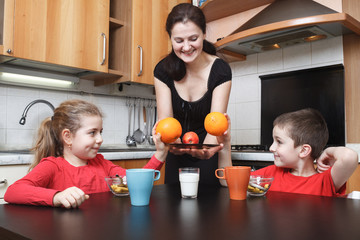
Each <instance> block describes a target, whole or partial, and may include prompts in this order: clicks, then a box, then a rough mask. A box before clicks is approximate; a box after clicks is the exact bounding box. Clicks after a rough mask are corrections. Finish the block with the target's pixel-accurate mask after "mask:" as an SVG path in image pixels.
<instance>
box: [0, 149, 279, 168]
mask: <svg viewBox="0 0 360 240" xmlns="http://www.w3.org/2000/svg"><path fill="white" fill-rule="evenodd" d="M99 153H101V154H102V155H104V158H105V159H108V160H122V159H124V160H125V159H146V158H151V156H152V155H153V154H154V153H155V149H151V148H140V149H128V148H123V149H117V150H112V149H105V150H104V151H103V152H101V151H100V152H99ZM231 158H232V160H242V161H274V157H273V154H272V153H270V152H232V153H231ZM32 160H33V155H32V154H31V153H27V152H26V151H20V152H0V166H1V165H19V164H20V165H21V164H30V163H31V162H32Z"/></svg>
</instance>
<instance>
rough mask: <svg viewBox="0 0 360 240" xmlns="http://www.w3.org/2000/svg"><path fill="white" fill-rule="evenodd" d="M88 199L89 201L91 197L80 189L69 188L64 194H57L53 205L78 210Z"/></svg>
mask: <svg viewBox="0 0 360 240" xmlns="http://www.w3.org/2000/svg"><path fill="white" fill-rule="evenodd" d="M86 199H89V195H87V194H85V193H84V192H83V191H82V190H81V189H80V188H77V187H69V188H67V189H65V190H64V191H62V192H58V193H56V194H55V195H54V198H53V203H54V207H60V206H64V207H65V208H77V207H79V206H80V205H81V204H82V203H83V202H84V201H85V200H86Z"/></svg>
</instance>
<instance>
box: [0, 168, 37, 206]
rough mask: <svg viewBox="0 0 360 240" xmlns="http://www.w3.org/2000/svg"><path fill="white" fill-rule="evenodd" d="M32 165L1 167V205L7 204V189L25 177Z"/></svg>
mask: <svg viewBox="0 0 360 240" xmlns="http://www.w3.org/2000/svg"><path fill="white" fill-rule="evenodd" d="M29 166H30V165H4V166H0V182H1V184H0V204H3V203H5V201H4V195H5V192H6V189H7V188H8V187H9V186H10V185H11V184H13V183H14V182H15V181H17V180H18V179H20V178H22V177H24V176H25V175H26V174H27V172H28V170H29Z"/></svg>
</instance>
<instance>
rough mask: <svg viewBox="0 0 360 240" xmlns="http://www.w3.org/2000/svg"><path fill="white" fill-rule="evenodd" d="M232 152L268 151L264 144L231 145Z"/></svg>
mask: <svg viewBox="0 0 360 240" xmlns="http://www.w3.org/2000/svg"><path fill="white" fill-rule="evenodd" d="M231 151H233V152H265V151H268V147H267V146H266V145H231Z"/></svg>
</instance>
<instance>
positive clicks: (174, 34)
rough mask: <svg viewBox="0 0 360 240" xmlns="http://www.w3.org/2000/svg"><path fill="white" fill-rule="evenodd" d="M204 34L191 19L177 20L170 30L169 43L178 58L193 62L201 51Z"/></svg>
mask: <svg viewBox="0 0 360 240" xmlns="http://www.w3.org/2000/svg"><path fill="white" fill-rule="evenodd" d="M204 39H205V34H204V33H203V32H202V31H201V29H200V28H199V27H198V26H197V25H196V24H195V23H193V22H192V21H187V22H185V23H183V22H178V23H176V24H175V25H174V27H173V28H172V30H171V44H172V47H173V49H174V52H175V54H176V56H177V57H178V58H180V59H181V60H183V61H184V62H185V63H191V62H193V61H194V60H195V59H196V58H197V57H198V56H199V55H200V54H201V52H202V49H203V41H204Z"/></svg>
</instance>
